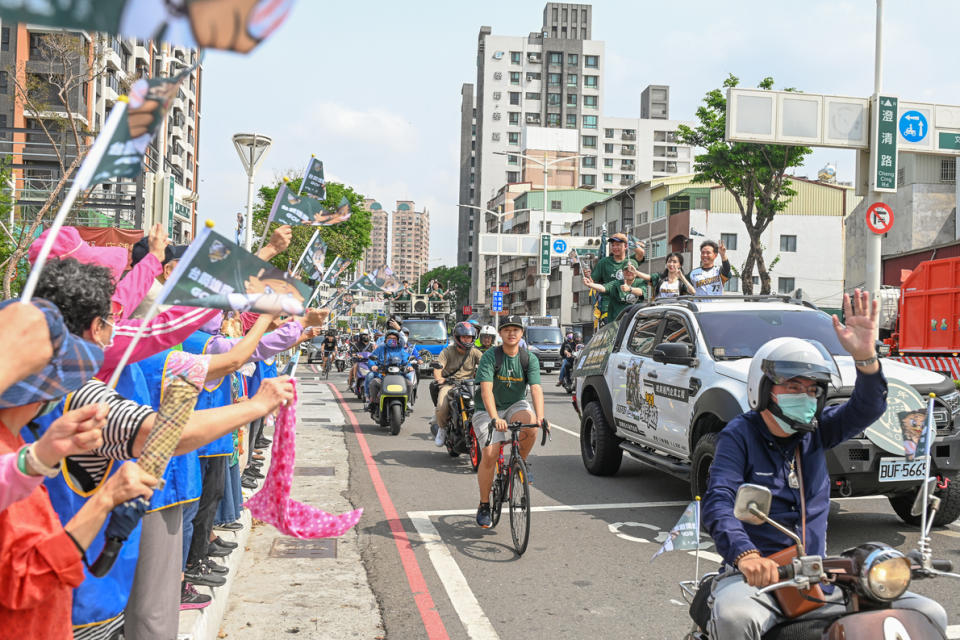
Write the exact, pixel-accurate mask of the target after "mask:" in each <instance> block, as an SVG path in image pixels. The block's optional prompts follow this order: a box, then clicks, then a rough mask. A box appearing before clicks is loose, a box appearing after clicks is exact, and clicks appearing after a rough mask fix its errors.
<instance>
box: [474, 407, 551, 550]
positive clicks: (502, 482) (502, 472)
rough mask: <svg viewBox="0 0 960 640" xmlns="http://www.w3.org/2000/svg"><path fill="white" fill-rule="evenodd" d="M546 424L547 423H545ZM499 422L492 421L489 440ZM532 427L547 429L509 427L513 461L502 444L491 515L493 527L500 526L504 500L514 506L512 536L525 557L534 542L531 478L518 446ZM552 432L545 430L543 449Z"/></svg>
mask: <svg viewBox="0 0 960 640" xmlns="http://www.w3.org/2000/svg"><path fill="white" fill-rule="evenodd" d="M544 423H546V420H544ZM495 424H496V421H494V420H491V421H490V426H489V427H488V430H489V432H490V435H489V437H490V438H492V437H493V431H494V429H495V426H494V425H495ZM528 427H544V425H543V424H536V423H534V424H523V423H522V422H511V423H509V424H508V425H507V429H508V430H509V431H510V440H509V444H510V462H509V464H507V463H505V462H504V459H503V447H504V445H506V444H508V443H507V442H501V443H499V444H500V452H499V454H498V457H497V470H496V473H495V474H494V476H493V487H491V496H490V516H491V519H492V520H493V525H492V527H496V526H497V523H498V522H500V510H501V509H502V508H503V501H504V499H506V500H507V502H508V504H509V507H510V535H511V536H512V537H513V548H514V549H515V550H516V552H517V555H518V556H522V555H523V552H524V551H526V550H527V543H528V542H529V541H530V478H529V477H528V475H527V465H526V463H525V462H524V461H523V458H521V457H520V450H519V448H518V445H519V444H520V439H519V437H518V435H517V434H518V433H520V430H521V429H526V428H528ZM549 435H550V430H549V429H547V428H544V429H543V436H542V437H541V439H540V446H541V447H542V446H544V445H545V444H546V443H547V437H548V436H549Z"/></svg>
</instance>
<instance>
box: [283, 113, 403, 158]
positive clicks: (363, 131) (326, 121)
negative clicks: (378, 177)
mask: <svg viewBox="0 0 960 640" xmlns="http://www.w3.org/2000/svg"><path fill="white" fill-rule="evenodd" d="M295 128H296V129H298V130H299V132H300V133H301V134H302V135H313V136H317V135H320V136H323V137H324V138H326V137H329V138H341V139H344V140H350V141H351V142H354V143H355V142H367V143H376V144H378V145H383V146H386V147H388V148H390V149H393V150H395V151H409V150H411V149H412V148H413V147H414V146H415V145H416V143H417V140H418V138H419V136H418V135H417V130H416V128H415V127H414V126H413V124H412V123H411V122H410V121H408V120H407V119H406V118H404V117H403V116H401V115H399V114H396V113H391V112H390V111H387V110H385V109H381V108H379V107H371V108H368V109H354V108H351V107H348V106H346V105H342V104H337V103H335V102H321V103H311V104H310V112H309V116H308V117H307V118H306V119H305V120H303V121H300V122H298V123H297V125H296V127H295Z"/></svg>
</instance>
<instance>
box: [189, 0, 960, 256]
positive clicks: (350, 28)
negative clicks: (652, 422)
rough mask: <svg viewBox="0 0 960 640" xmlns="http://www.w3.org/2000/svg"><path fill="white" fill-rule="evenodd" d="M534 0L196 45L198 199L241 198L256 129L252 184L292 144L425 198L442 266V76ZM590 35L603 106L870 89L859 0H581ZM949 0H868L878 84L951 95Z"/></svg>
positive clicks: (436, 7) (301, 23) (413, 10)
mask: <svg viewBox="0 0 960 640" xmlns="http://www.w3.org/2000/svg"><path fill="white" fill-rule="evenodd" d="M544 4H545V3H544V2H539V1H538V2H533V1H529V0H485V1H484V2H469V3H467V2H450V1H449V0H447V1H420V0H417V1H416V2H405V3H398V2H384V1H381V0H368V1H366V2H327V1H321V0H299V1H298V2H297V3H296V4H295V5H294V8H293V10H292V12H291V14H290V16H289V17H288V19H287V20H286V22H285V23H284V24H283V25H282V26H281V27H280V28H279V29H278V30H277V31H276V32H275V33H274V34H273V35H272V36H271V37H270V39H268V40H267V41H266V42H264V43H263V44H262V45H260V46H259V47H258V48H257V49H255V50H254V51H253V52H252V53H251V54H249V55H247V56H240V55H236V54H228V53H222V52H215V51H210V52H208V53H207V56H206V58H205V59H204V75H203V84H202V95H201V118H202V120H201V125H200V149H199V157H198V160H199V163H200V174H199V178H200V182H199V186H198V191H199V195H200V200H199V208H198V211H199V215H200V218H201V219H206V218H210V219H213V220H214V221H215V223H216V226H217V227H218V228H220V229H222V230H227V229H229V230H231V232H232V230H233V228H234V226H235V217H236V212H237V211H239V210H241V209H243V208H244V206H245V203H246V182H247V181H246V174H245V173H244V171H243V167H242V165H241V163H240V159H239V157H238V156H237V153H236V151H235V150H234V148H233V143H232V142H231V137H232V135H233V134H234V133H238V132H256V133H261V134H265V135H268V136H270V137H271V138H272V139H273V146H272V148H271V150H270V152H269V155H268V156H267V158H266V160H265V161H264V163H263V164H262V166H261V168H260V170H259V172H258V173H257V176H256V182H257V186H258V187H259V186H260V185H262V184H269V183H273V182H274V181H275V180H276V179H278V178H279V177H280V176H283V175H287V174H290V173H292V172H295V171H302V170H303V169H304V167H305V166H306V163H307V160H308V159H309V157H310V154H316V155H317V157H318V158H320V159H322V160H323V161H324V167H325V170H326V174H327V179H328V180H334V181H338V182H343V183H345V184H349V185H350V186H352V187H353V188H354V189H355V190H357V191H358V192H359V193H362V194H364V195H365V196H367V197H372V198H375V199H377V200H379V201H380V202H381V203H382V204H383V205H384V208H385V209H388V210H393V207H394V203H395V202H396V201H397V200H413V201H414V202H416V204H417V208H418V209H420V208H422V207H426V209H427V210H428V211H429V212H430V223H431V238H430V254H431V257H432V258H434V259H435V260H436V261H435V262H434V263H433V264H447V265H454V264H456V242H457V201H458V191H459V185H458V179H459V178H458V177H459V166H458V162H459V158H458V154H459V144H460V140H459V137H460V88H461V85H462V84H463V83H464V82H470V83H475V82H476V49H477V34H478V32H479V29H480V27H481V26H482V25H488V26H490V27H492V29H493V33H494V34H502V35H526V34H527V33H529V32H530V31H536V30H539V28H540V26H541V24H542V18H543V7H544ZM592 4H593V39H594V40H603V41H604V42H605V47H606V48H605V56H606V62H605V67H606V71H605V73H606V78H605V80H604V85H603V97H602V102H601V106H602V108H603V112H604V115H609V116H619V117H639V115H640V93H641V91H642V90H643V88H644V87H645V86H647V85H648V84H667V85H670V117H671V118H672V119H681V120H685V119H693V118H694V117H695V113H696V109H697V106H698V105H699V103H700V102H701V100H702V98H703V96H704V94H705V93H706V92H707V91H709V90H711V89H713V88H716V87H719V86H721V84H722V82H723V80H724V78H726V76H727V74H729V73H732V74H734V75H736V76H737V77H739V78H740V81H741V86H755V85H756V84H757V83H758V82H759V81H760V80H762V79H763V78H764V77H766V76H771V77H773V78H774V80H775V83H776V85H775V88H784V87H795V88H797V89H799V90H801V91H805V92H808V93H822V94H828V95H842V96H856V97H867V96H869V95H870V94H871V93H872V92H873V80H874V74H873V63H874V60H873V58H874V30H875V20H876V5H875V3H874V2H873V1H871V0H854V1H847V2H844V1H836V0H835V1H832V2H821V1H819V0H816V1H815V0H804V1H803V2H783V1H771V0H763V1H754V0H727V1H726V2H716V0H702V1H701V0H696V1H695V0H672V2H662V1H656V2H652V1H648V0H625V1H621V0H597V1H596V2H593V3H592ZM957 25H960V2H955V1H953V0H941V1H939V2H936V1H933V0H909V1H906V0H901V1H890V0H887V2H886V3H885V13H884V27H883V46H884V54H883V57H884V62H883V64H884V66H883V90H884V93H885V94H887V95H895V96H898V97H899V98H900V99H901V100H905V101H917V102H938V103H941V104H960V73H958V72H957V69H956V63H957V60H958V59H960V51H958V46H957V35H956V28H957ZM854 161H855V158H854V154H853V152H851V151H846V150H839V149H825V148H821V149H816V150H815V151H814V153H813V154H812V155H811V156H810V157H809V158H808V160H807V162H806V165H805V166H804V167H803V168H802V169H801V170H799V171H797V172H796V173H797V175H808V176H810V177H814V176H816V173H817V171H818V170H819V169H820V168H821V167H822V166H824V165H825V164H827V163H828V162H829V163H833V164H835V165H836V167H837V173H838V178H839V179H840V180H841V181H852V180H853V178H854Z"/></svg>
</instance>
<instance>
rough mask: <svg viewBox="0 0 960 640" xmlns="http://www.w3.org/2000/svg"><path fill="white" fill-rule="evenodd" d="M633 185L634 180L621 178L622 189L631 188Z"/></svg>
mask: <svg viewBox="0 0 960 640" xmlns="http://www.w3.org/2000/svg"><path fill="white" fill-rule="evenodd" d="M632 184H633V179H631V178H628V177H627V176H623V177H621V178H620V186H621V187H629V186H630V185H632Z"/></svg>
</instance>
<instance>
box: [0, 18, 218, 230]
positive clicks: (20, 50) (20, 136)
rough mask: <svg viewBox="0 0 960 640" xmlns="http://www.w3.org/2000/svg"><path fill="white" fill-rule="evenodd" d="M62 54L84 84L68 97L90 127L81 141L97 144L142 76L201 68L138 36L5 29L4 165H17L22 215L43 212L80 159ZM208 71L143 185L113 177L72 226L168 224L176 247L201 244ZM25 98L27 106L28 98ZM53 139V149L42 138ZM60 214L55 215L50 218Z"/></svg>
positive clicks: (194, 79)
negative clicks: (62, 82)
mask: <svg viewBox="0 0 960 640" xmlns="http://www.w3.org/2000/svg"><path fill="white" fill-rule="evenodd" d="M62 56H67V59H70V60H74V59H75V65H71V66H73V68H74V73H76V74H77V76H76V77H77V78H79V79H81V82H80V83H79V86H78V88H77V89H76V90H75V91H74V92H73V93H72V94H71V95H70V97H69V100H68V102H69V106H70V111H72V112H73V113H74V114H75V115H76V120H77V122H78V125H79V127H80V128H81V129H82V133H81V143H82V144H84V145H85V146H89V145H90V144H92V142H93V139H94V137H95V136H96V134H98V133H99V132H100V129H101V127H102V126H103V123H104V122H105V121H106V118H107V115H108V114H109V113H110V110H111V109H112V108H113V106H114V105H115V104H116V103H117V100H118V98H119V97H120V96H122V95H124V94H126V93H127V92H128V90H129V88H130V86H131V85H132V84H133V83H134V82H135V81H136V80H137V79H139V78H142V77H160V76H171V75H176V74H179V73H180V72H181V71H183V70H185V69H188V68H190V67H192V66H193V65H194V64H196V63H197V52H196V51H194V50H191V49H185V48H182V47H172V46H170V45H167V44H163V43H156V42H152V41H144V40H139V39H130V38H118V37H116V36H112V35H106V34H101V33H94V32H82V31H66V30H58V29H52V28H47V27H33V26H31V25H25V24H16V23H6V22H5V23H3V25H0V69H2V71H0V158H2V159H4V160H6V161H8V162H9V165H10V169H11V171H12V174H13V175H12V177H13V180H14V184H15V186H16V200H17V209H18V211H19V212H21V213H22V214H23V215H24V216H30V215H31V212H36V211H37V210H38V209H39V207H40V206H41V205H42V204H43V202H44V201H45V200H46V199H47V196H48V194H49V193H50V191H51V190H52V189H53V188H54V186H55V185H56V183H57V181H58V180H59V179H60V177H61V173H62V172H61V168H60V163H59V162H58V161H57V154H56V152H55V149H56V150H59V151H60V153H61V155H62V157H63V159H64V165H65V166H69V165H70V163H71V161H72V160H73V159H74V158H75V157H76V145H75V144H73V137H72V132H71V131H70V129H69V127H67V128H63V127H58V126H57V125H56V123H55V120H57V119H60V118H65V117H66V116H67V111H66V106H65V105H63V104H62V103H61V102H60V100H59V98H58V97H57V95H56V88H55V85H54V84H51V83H50V82H49V80H50V79H51V78H53V80H54V81H56V80H57V76H56V75H55V72H51V69H56V68H59V67H62V65H57V64H56V63H55V62H56V60H63V59H64V58H63V57H62ZM201 77H202V67H200V66H198V67H197V68H195V69H193V70H192V71H191V72H190V75H189V77H188V78H186V79H185V80H184V81H183V83H182V84H181V86H180V91H179V92H178V95H177V97H176V98H175V99H174V102H173V105H172V106H171V109H170V111H169V112H168V114H167V120H166V122H164V124H163V126H162V127H161V128H160V130H159V131H158V133H157V135H156V137H155V138H154V140H153V142H152V143H151V145H150V146H149V147H148V149H147V153H146V158H145V167H144V169H145V170H144V172H143V173H141V174H140V175H139V176H137V178H135V179H120V178H115V179H113V180H111V181H110V182H107V183H104V184H101V185H99V186H96V187H94V189H93V190H92V191H91V193H90V195H89V197H88V198H87V199H86V201H85V206H84V207H82V208H81V207H78V208H77V213H75V214H73V215H72V217H71V219H70V222H71V223H73V224H83V225H91V226H116V227H124V228H143V229H146V228H149V226H150V225H152V224H153V223H155V222H162V223H165V224H166V225H167V227H168V231H169V233H170V238H171V240H173V241H174V242H178V243H180V242H187V241H189V240H190V239H191V238H192V237H193V231H194V229H195V228H196V217H197V210H196V209H197V206H196V203H197V182H198V180H197V175H198V171H199V161H198V158H197V149H198V147H199V135H200V99H199V96H200V82H201ZM24 92H26V96H27V97H29V98H30V99H29V100H26V99H25V96H24ZM42 125H46V126H47V128H48V130H50V131H51V133H53V137H54V139H55V145H54V144H51V143H50V141H49V139H48V138H47V136H46V135H45V134H44V133H43V126H42ZM50 215H51V216H52V215H53V212H51V214H50Z"/></svg>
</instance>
